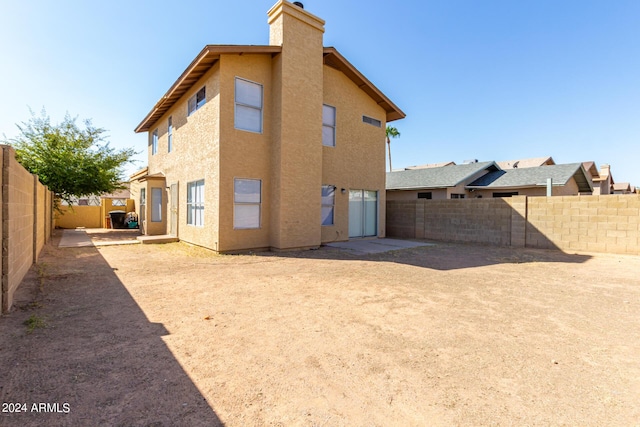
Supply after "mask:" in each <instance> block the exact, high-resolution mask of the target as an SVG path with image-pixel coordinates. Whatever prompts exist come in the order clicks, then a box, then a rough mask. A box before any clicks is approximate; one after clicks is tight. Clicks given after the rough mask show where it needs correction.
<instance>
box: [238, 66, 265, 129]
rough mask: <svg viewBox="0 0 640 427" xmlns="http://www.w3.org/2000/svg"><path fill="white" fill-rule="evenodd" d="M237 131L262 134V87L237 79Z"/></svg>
mask: <svg viewBox="0 0 640 427" xmlns="http://www.w3.org/2000/svg"><path fill="white" fill-rule="evenodd" d="M235 123H236V125H235V126H236V129H240V130H247V131H249V132H257V133H260V132H262V85H261V84H258V83H253V82H250V81H248V80H244V79H241V78H239V77H236V121H235Z"/></svg>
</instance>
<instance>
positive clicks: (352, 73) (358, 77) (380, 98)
mask: <svg viewBox="0 0 640 427" xmlns="http://www.w3.org/2000/svg"><path fill="white" fill-rule="evenodd" d="M281 52H282V47H281V46H254V45H207V46H205V47H204V49H202V51H201V52H200V53H199V54H198V55H197V56H196V58H195V59H194V60H193V61H192V62H191V64H189V66H188V67H187V69H186V70H184V72H183V73H182V75H181V76H180V77H178V80H176V81H175V83H174V84H173V85H171V87H170V88H169V90H168V91H167V93H165V94H164V96H163V97H162V98H160V100H159V101H158V102H157V103H156V105H155V106H154V107H153V109H151V111H150V112H149V114H147V116H146V117H145V118H144V120H142V122H140V124H139V125H138V126H137V127H136V129H135V131H136V132H147V131H149V130H150V129H151V126H153V124H154V123H155V122H156V121H158V120H159V119H160V117H162V115H163V114H164V113H166V112H167V111H168V110H169V109H170V108H171V107H172V106H173V105H174V104H175V103H176V102H178V100H180V98H181V97H182V96H183V95H184V94H185V93H186V92H187V91H188V90H189V89H190V88H191V87H192V86H193V85H194V84H195V83H196V82H197V81H198V80H199V79H200V78H201V77H202V76H203V75H204V74H205V73H206V72H207V71H209V70H210V69H211V67H213V66H214V65H215V64H216V62H218V60H219V59H220V55H222V54H243V53H255V54H265V55H271V56H274V55H277V54H279V53H281ZM323 58H324V64H325V65H328V66H330V67H333V68H335V69H337V70H340V71H342V72H343V73H344V74H345V75H346V76H347V77H348V78H349V79H351V80H352V81H353V82H354V83H355V84H356V85H357V86H358V87H359V88H360V89H362V90H363V91H364V92H365V93H366V94H367V95H369V96H370V97H371V98H373V99H374V100H375V101H376V102H377V103H378V105H380V106H381V107H382V108H384V110H385V111H386V113H387V117H386V120H387V122H390V121H393V120H398V119H402V118H404V117H405V116H406V115H405V113H404V112H403V111H402V110H400V109H399V108H398V107H397V106H396V105H395V104H394V103H393V102H391V100H390V99H389V98H387V97H386V96H385V95H384V94H383V93H382V92H380V90H379V89H378V88H376V87H375V86H374V85H373V83H371V82H370V81H369V80H368V79H367V78H366V77H365V76H364V75H363V74H362V73H360V71H358V70H357V69H356V68H355V67H354V66H353V65H351V63H349V61H347V60H346V59H345V58H344V57H343V56H342V55H341V54H340V53H339V52H338V51H337V50H336V49H335V48H333V47H325V48H324V52H323Z"/></svg>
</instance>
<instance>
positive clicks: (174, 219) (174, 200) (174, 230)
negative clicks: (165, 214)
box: [169, 184, 178, 236]
mask: <svg viewBox="0 0 640 427" xmlns="http://www.w3.org/2000/svg"><path fill="white" fill-rule="evenodd" d="M169 210H170V212H171V222H170V227H171V230H170V232H169V234H171V235H172V236H178V184H171V206H170V207H169Z"/></svg>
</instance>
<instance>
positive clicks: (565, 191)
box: [467, 178, 579, 198]
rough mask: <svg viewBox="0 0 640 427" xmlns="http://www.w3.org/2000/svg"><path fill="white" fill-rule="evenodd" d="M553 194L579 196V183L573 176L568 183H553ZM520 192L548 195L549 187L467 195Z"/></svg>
mask: <svg viewBox="0 0 640 427" xmlns="http://www.w3.org/2000/svg"><path fill="white" fill-rule="evenodd" d="M551 190H552V192H551V194H552V195H553V196H577V195H578V194H579V190H578V184H577V183H576V180H575V179H573V178H571V179H570V180H569V182H567V184H566V185H553V186H552V188H551ZM508 192H518V196H529V197H546V195H547V187H544V186H539V187H528V188H512V189H492V190H476V191H474V192H473V193H470V195H469V196H467V197H478V196H482V197H484V198H486V197H493V193H508Z"/></svg>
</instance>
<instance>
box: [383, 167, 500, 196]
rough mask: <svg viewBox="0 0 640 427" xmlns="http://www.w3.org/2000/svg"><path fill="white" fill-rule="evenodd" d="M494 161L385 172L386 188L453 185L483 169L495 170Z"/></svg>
mask: <svg viewBox="0 0 640 427" xmlns="http://www.w3.org/2000/svg"><path fill="white" fill-rule="evenodd" d="M498 169H499V168H498V166H497V165H496V164H495V162H479V163H469V164H464V165H450V166H443V167H439V168H425V169H413V170H404V171H395V172H387V190H408V189H421V188H447V187H455V186H456V185H459V184H461V183H463V182H464V181H467V180H470V179H473V178H474V177H476V176H477V175H478V174H480V173H482V172H483V171H489V172H491V171H496V170H498Z"/></svg>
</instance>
